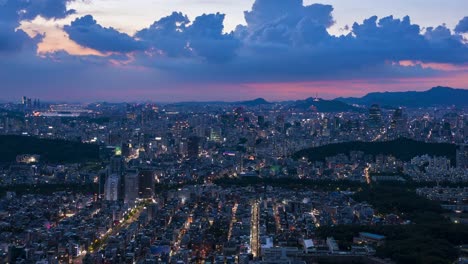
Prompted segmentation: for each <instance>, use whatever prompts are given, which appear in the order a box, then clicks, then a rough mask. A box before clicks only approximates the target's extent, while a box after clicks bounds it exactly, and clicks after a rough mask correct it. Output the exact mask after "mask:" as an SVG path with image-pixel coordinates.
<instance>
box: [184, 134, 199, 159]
mask: <svg viewBox="0 0 468 264" xmlns="http://www.w3.org/2000/svg"><path fill="white" fill-rule="evenodd" d="M199 145H200V138H199V137H189V138H188V139H187V156H188V157H189V158H197V157H198V151H199Z"/></svg>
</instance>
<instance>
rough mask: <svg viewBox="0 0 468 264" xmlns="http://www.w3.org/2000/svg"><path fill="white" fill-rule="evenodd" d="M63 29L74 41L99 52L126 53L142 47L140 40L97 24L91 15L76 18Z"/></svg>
mask: <svg viewBox="0 0 468 264" xmlns="http://www.w3.org/2000/svg"><path fill="white" fill-rule="evenodd" d="M64 30H65V32H67V34H68V35H69V37H70V39H71V40H73V41H75V42H76V43H78V44H80V45H82V46H85V47H89V48H92V49H95V50H97V51H101V52H121V53H127V52H133V51H136V50H143V49H144V45H143V44H142V43H141V42H139V41H137V40H135V39H134V38H132V37H130V36H129V35H127V34H125V33H120V32H119V31H117V30H115V29H114V28H112V27H110V28H105V27H102V26H101V25H99V24H97V22H96V20H94V18H93V17H92V16H91V15H87V16H84V17H81V18H77V19H76V20H75V21H73V22H72V23H71V25H67V26H65V27H64Z"/></svg>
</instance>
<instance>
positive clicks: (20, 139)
mask: <svg viewBox="0 0 468 264" xmlns="http://www.w3.org/2000/svg"><path fill="white" fill-rule="evenodd" d="M0 146H2V147H1V148H0V162H13V161H15V160H16V156H17V155H21V154H38V155H41V161H44V162H51V163H74V162H86V161H97V160H99V146H97V145H92V144H83V143H80V142H72V141H65V140H52V139H40V138H36V137H25V136H13V135H7V136H0Z"/></svg>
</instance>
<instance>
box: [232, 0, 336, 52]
mask: <svg viewBox="0 0 468 264" xmlns="http://www.w3.org/2000/svg"><path fill="white" fill-rule="evenodd" d="M332 11H333V7H332V6H330V5H322V4H313V5H309V6H304V5H303V3H302V0H286V1H284V0H257V1H255V3H254V5H253V7H252V11H246V12H245V20H246V21H247V26H240V27H238V28H237V29H236V35H237V36H238V37H240V38H242V39H244V41H248V42H257V44H260V45H265V44H273V45H274V44H280V45H290V44H298V43H299V44H314V43H316V42H317V41H320V40H323V38H324V37H326V36H328V33H327V31H326V29H327V28H328V27H330V26H332V25H333V24H334V20H333V17H332Z"/></svg>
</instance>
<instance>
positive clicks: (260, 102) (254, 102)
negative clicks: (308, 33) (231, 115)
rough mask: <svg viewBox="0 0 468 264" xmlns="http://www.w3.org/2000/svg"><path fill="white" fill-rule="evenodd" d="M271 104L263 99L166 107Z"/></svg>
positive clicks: (181, 104) (189, 103) (174, 104)
mask: <svg viewBox="0 0 468 264" xmlns="http://www.w3.org/2000/svg"><path fill="white" fill-rule="evenodd" d="M271 104H272V103H270V102H268V101H267V100H265V99H263V98H257V99H254V100H249V101H238V102H222V101H211V102H209V101H208V102H180V103H171V104H168V106H178V107H180V106H191V107H193V106H206V105H236V106H248V107H255V106H261V105H271Z"/></svg>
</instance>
